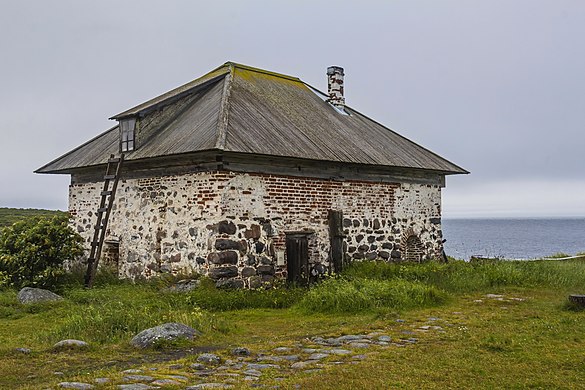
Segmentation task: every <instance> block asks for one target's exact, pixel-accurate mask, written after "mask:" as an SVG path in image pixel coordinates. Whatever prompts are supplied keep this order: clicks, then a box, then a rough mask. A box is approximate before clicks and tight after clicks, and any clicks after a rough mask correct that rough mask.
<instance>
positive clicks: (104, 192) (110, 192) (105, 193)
mask: <svg viewBox="0 0 585 390" xmlns="http://www.w3.org/2000/svg"><path fill="white" fill-rule="evenodd" d="M104 195H112V191H102V192H101V196H104Z"/></svg>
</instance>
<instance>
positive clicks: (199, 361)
mask: <svg viewBox="0 0 585 390" xmlns="http://www.w3.org/2000/svg"><path fill="white" fill-rule="evenodd" d="M484 299H487V300H505V301H507V302H510V301H516V302H520V301H523V299H522V298H505V297H503V296H501V295H493V294H488V295H486V296H485V297H484ZM474 302H481V300H475V301H474ZM453 314H456V312H454V313H453ZM395 322H396V324H397V328H396V329H393V330H392V333H393V334H392V335H391V334H388V331H384V330H378V331H374V332H371V333H367V334H349V335H340V336H337V337H320V336H314V337H309V338H306V339H303V340H301V341H299V342H297V343H296V344H293V345H292V346H280V347H275V348H273V349H271V350H266V351H250V350H248V349H247V348H244V347H238V348H234V349H232V350H230V351H224V352H223V353H221V354H220V353H218V354H213V353H202V354H199V355H198V356H197V358H196V362H194V363H188V364H170V365H168V366H167V367H164V366H163V367H161V366H160V364H159V365H158V366H157V367H140V368H135V369H128V370H124V371H121V372H120V373H119V374H118V375H112V376H111V377H109V378H96V379H95V380H94V381H93V382H92V383H80V382H66V381H63V382H61V383H59V384H58V385H57V388H67V389H99V388H103V387H107V388H118V389H125V390H142V389H159V388H162V389H164V388H165V387H169V386H172V387H173V388H181V389H187V390H195V389H227V388H235V387H238V386H239V385H241V384H242V383H249V384H251V385H252V386H253V387H260V388H262V387H268V388H278V386H273V385H270V386H269V385H267V384H266V383H263V382H265V380H266V381H267V380H268V379H269V380H270V382H271V383H274V381H276V382H278V381H282V380H284V379H285V378H287V377H288V376H290V375H291V374H294V373H299V372H300V373H306V374H309V375H310V374H313V373H318V372H319V371H322V370H323V369H325V368H327V367H331V366H333V365H340V364H357V363H359V362H360V361H362V360H364V359H368V358H369V357H371V356H372V355H375V354H376V353H377V352H380V351H383V350H386V349H389V348H402V347H409V346H413V345H415V344H416V343H417V342H418V341H419V338H418V337H417V336H420V335H423V334H425V333H429V332H445V329H444V328H446V327H451V326H454V324H451V323H448V322H447V321H444V320H442V319H441V318H436V317H429V318H426V319H422V320H418V321H416V322H412V323H409V322H407V321H405V320H402V319H397V320H395ZM61 375H63V374H62V373H61Z"/></svg>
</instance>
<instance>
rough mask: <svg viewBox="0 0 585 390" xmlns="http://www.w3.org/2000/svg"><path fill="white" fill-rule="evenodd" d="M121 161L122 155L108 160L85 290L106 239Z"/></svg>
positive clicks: (92, 278) (93, 276) (93, 274)
mask: <svg viewBox="0 0 585 390" xmlns="http://www.w3.org/2000/svg"><path fill="white" fill-rule="evenodd" d="M123 161H124V155H121V156H120V157H119V158H115V157H114V155H111V156H110V158H109V160H108V165H107V168H106V174H105V176H104V177H106V180H105V181H104V186H103V189H102V191H101V192H100V196H101V199H100V205H99V207H98V209H97V213H96V219H97V221H96V225H95V230H94V233H93V239H92V240H91V250H90V253H89V257H88V259H87V271H86V273H85V287H87V288H91V287H92V286H93V281H94V279H95V273H96V271H97V267H98V263H99V259H100V255H101V252H102V247H103V244H104V239H105V237H106V231H107V228H108V219H109V218H110V212H111V211H112V206H113V204H114V198H115V195H116V189H117V188H118V181H119V180H120V173H121V171H120V167H121V166H122V162H123ZM114 164H115V167H116V168H115V171H114V173H112V170H113V166H114ZM110 176H112V177H113V181H112V187H111V188H110V180H109V179H107V178H108V177H110Z"/></svg>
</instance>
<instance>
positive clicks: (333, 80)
mask: <svg viewBox="0 0 585 390" xmlns="http://www.w3.org/2000/svg"><path fill="white" fill-rule="evenodd" d="M343 74H344V73H343V68H342V67H340V66H330V67H329V68H327V93H328V94H329V99H327V101H328V102H329V103H331V104H333V105H334V106H335V107H337V108H340V109H343V107H344V106H345V98H344V97H343Z"/></svg>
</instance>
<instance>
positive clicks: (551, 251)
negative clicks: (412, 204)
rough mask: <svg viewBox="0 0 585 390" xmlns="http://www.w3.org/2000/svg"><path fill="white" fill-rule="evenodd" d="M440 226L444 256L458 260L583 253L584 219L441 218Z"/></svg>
mask: <svg viewBox="0 0 585 390" xmlns="http://www.w3.org/2000/svg"><path fill="white" fill-rule="evenodd" d="M442 223H443V226H442V227H443V238H444V239H446V240H447V241H446V242H445V253H446V254H447V255H448V256H452V257H455V258H457V259H463V260H469V259H470V257H472V256H483V257H490V258H496V257H497V258H504V259H527V260H528V259H536V258H542V257H546V256H551V255H556V254H559V253H564V254H567V255H575V254H577V253H583V252H585V218H505V219H504V218H486V219H447V218H443V221H442Z"/></svg>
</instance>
